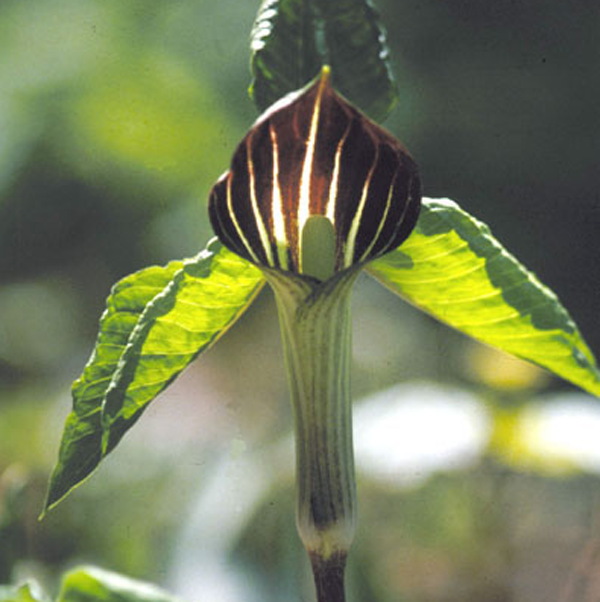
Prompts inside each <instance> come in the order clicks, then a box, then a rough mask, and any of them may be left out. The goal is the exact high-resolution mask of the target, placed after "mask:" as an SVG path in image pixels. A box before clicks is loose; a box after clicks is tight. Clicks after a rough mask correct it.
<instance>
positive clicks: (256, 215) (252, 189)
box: [246, 136, 275, 267]
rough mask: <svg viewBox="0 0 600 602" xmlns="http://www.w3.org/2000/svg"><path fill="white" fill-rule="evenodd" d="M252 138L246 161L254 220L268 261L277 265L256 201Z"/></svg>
mask: <svg viewBox="0 0 600 602" xmlns="http://www.w3.org/2000/svg"><path fill="white" fill-rule="evenodd" d="M251 140H252V137H251V136H249V137H248V139H247V141H246V161H247V165H248V174H249V176H250V181H249V184H248V187H249V189H250V204H251V206H252V213H254V220H255V222H256V228H257V230H258V235H259V237H260V242H261V243H262V246H263V249H264V251H265V255H266V257H267V263H268V264H269V265H270V266H272V267H275V262H274V261H273V253H272V252H271V245H270V243H269V235H268V233H267V229H266V228H265V223H264V222H263V219H262V216H261V214H260V211H259V209H258V203H257V202H256V177H255V175H254V164H253V163H252V155H251V153H252V149H251V147H250V142H251Z"/></svg>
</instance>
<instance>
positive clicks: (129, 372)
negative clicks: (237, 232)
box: [46, 241, 263, 509]
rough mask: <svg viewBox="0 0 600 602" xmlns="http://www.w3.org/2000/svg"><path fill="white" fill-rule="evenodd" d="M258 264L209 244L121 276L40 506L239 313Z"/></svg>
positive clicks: (257, 282)
mask: <svg viewBox="0 0 600 602" xmlns="http://www.w3.org/2000/svg"><path fill="white" fill-rule="evenodd" d="M262 282H263V279H262V276H261V274H260V272H259V271H258V269H257V268H255V267H254V266H252V265H251V264H250V263H248V262H247V261H245V260H243V259H240V258H238V257H237V256H236V255H234V254H233V253H231V252H230V251H228V250H227V249H225V248H223V247H222V246H221V245H220V243H218V242H216V241H215V242H214V243H213V244H211V245H210V246H209V248H208V249H207V250H206V251H204V252H202V253H200V254H199V255H198V256H197V257H195V258H194V259H191V260H187V261H183V262H182V261H176V262H172V263H170V264H169V265H168V266H166V267H151V268H147V269H145V270H142V271H140V272H137V273H135V274H132V275H131V276H128V277H127V278H125V279H124V280H122V281H121V282H119V283H118V284H117V285H116V286H115V287H114V288H113V290H112V293H111V295H110V297H109V298H108V300H107V309H106V311H105V313H104V315H103V316H102V319H101V321H100V332H99V335H98V340H97V342H96V348H95V350H94V353H93V354H92V357H91V358H90V361H89V362H88V364H87V366H86V367H85V369H84V372H83V374H82V376H81V377H80V378H79V379H78V380H77V381H75V383H74V385H73V389H72V394H73V411H72V412H71V414H70V415H69V416H68V418H67V421H66V424H65V429H64V432H63V437H62V441H61V445H60V451H59V458H58V463H57V466H56V468H55V469H54V472H53V474H52V477H51V480H50V487H49V492H48V497H47V500H46V509H48V508H51V507H52V506H54V505H55V504H57V503H58V502H59V501H60V500H61V499H62V498H63V497H64V496H65V495H67V493H69V491H71V490H72V489H73V488H74V487H76V486H77V485H78V484H80V483H81V482H82V481H83V480H84V479H85V478H87V477H88V476H89V475H90V474H91V473H92V472H93V471H94V470H95V469H96V467H97V466H98V464H99V463H100V461H101V460H102V458H103V456H105V455H106V454H107V453H108V452H110V451H111V450H112V449H113V448H114V446H115V445H116V444H117V443H118V442H119V441H120V439H121V437H122V436H123V435H124V434H125V432H126V431H127V430H129V428H131V427H132V426H133V424H134V423H135V422H136V420H137V419H138V418H139V417H140V415H141V414H142V412H143V410H144V409H145V407H146V406H147V404H148V403H149V402H151V401H152V400H153V399H154V398H155V397H156V396H157V395H158V394H159V393H160V392H161V391H162V390H163V389H164V388H165V387H166V386H167V385H168V384H170V383H171V382H172V381H173V380H174V379H175V378H176V377H177V375H178V374H179V373H180V372H181V371H182V370H183V369H184V368H185V367H186V366H187V365H188V364H189V363H190V362H191V361H192V360H193V359H194V358H195V357H196V356H197V355H198V354H199V353H201V352H202V351H205V350H206V349H207V348H208V347H209V346H210V345H211V344H212V343H214V342H215V341H216V340H217V339H218V338H219V336H221V335H222V334H223V333H224V332H225V331H226V330H227V329H228V328H229V327H230V326H231V325H232V324H233V323H234V322H235V321H236V320H237V318H238V317H239V316H240V315H241V314H242V313H243V312H244V310H245V309H246V308H247V306H248V304H249V303H250V302H251V301H252V299H253V298H254V296H255V295H256V294H257V293H258V291H259V290H260V288H261V285H262Z"/></svg>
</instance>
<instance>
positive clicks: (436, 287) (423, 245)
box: [367, 199, 600, 396]
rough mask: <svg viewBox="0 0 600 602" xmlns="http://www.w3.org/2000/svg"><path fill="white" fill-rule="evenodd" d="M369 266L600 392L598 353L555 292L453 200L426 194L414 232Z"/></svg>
mask: <svg viewBox="0 0 600 602" xmlns="http://www.w3.org/2000/svg"><path fill="white" fill-rule="evenodd" d="M367 271H368V272H369V273H370V274H371V275H372V276H374V277H375V278H376V279H378V280H379V281H381V282H382V283H383V284H384V285H385V286H387V287H388V288H389V289H391V290H392V291H393V292H394V293H396V294H398V295H400V296H401V297H404V298H405V299H407V300H408V301H410V302H411V303H413V304H414V305H416V306H417V307H419V308H420V309H422V310H424V311H426V312H428V313H430V314H431V315H433V316H434V317H436V318H438V319H439V320H441V321H443V322H446V323H447V324H449V325H450V326H453V327H454V328H456V329H458V330H460V331H462V332H464V333H466V334H468V335H470V336H472V337H474V338H475V339H478V340H480V341H482V342H484V343H487V344H489V345H491V346H493V347H496V348H498V349H502V350H503V351H507V352H509V353H512V354H513V355H516V356H518V357H520V358H522V359H525V360H529V361H531V362H534V363H536V364H538V365H540V366H542V367H544V368H546V369H548V370H550V371H552V372H554V373H555V374H557V375H559V376H561V377H562V378H564V379H566V380H568V381H570V382H572V383H573V384H575V385H578V386H579V387H581V388H582V389H585V390H586V391H588V392H589V393H592V394H593V395H598V396H600V372H599V371H598V368H597V365H596V361H595V358H594V356H593V354H592V352H591V351H590V350H589V348H588V346H587V345H586V343H585V341H584V340H583V338H582V336H581V334H580V332H579V330H578V329H577V326H576V325H575V323H574V322H573V320H572V319H571V317H570V316H569V314H568V313H567V311H566V310H565V308H564V307H563V306H562V305H561V303H560V301H559V300H558V298H557V297H556V295H555V294H554V293H553V292H552V291H551V290H549V289H548V288H547V287H546V286H544V285H543V284H541V283H540V281H539V280H538V279H537V278H536V277H535V275H534V274H532V273H531V272H529V271H527V270H526V269H525V268H524V267H523V266H522V265H521V264H520V263H519V261H518V260H517V259H516V258H515V257H514V256H513V255H511V254H510V253H509V252H508V251H506V249H505V248H504V247H503V246H502V245H501V244H500V243H499V242H498V241H497V240H496V239H495V238H494V237H493V236H492V234H491V233H490V230H489V228H488V227H487V226H486V225H485V224H483V223H482V222H480V221H478V220H477V219H475V218H474V217H472V216H471V215H469V214H468V213H466V212H465V211H463V210H462V209H461V208H460V207H459V206H458V205H457V204H456V203H454V202H453V201H450V200H448V199H423V206H422V209H421V215H420V217H419V221H418V224H417V227H416V228H415V230H414V231H413V233H412V234H411V236H410V237H409V238H408V239H407V241H406V242H405V243H404V244H403V245H401V247H400V248H399V249H396V250H395V251H392V252H391V253H389V254H388V255H385V256H383V257H381V258H379V259H376V260H375V261H373V262H372V263H371V264H369V266H368V267H367Z"/></svg>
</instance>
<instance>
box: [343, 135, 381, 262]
mask: <svg viewBox="0 0 600 602" xmlns="http://www.w3.org/2000/svg"><path fill="white" fill-rule="evenodd" d="M378 158H379V149H378V148H377V146H376V147H375V159H374V160H373V164H372V165H371V169H369V173H368V175H367V179H366V180H365V185H364V186H363V189H362V196H361V197H360V202H359V204H358V208H357V209H356V213H355V214H354V219H353V220H352V225H351V226H350V230H349V231H348V238H347V239H346V248H345V250H344V267H345V268H349V267H350V266H351V265H352V258H353V257H354V247H355V245H356V235H357V234H358V227H359V226H360V220H361V219H362V214H363V211H364V208H365V204H366V202H367V196H368V193H369V186H370V184H371V178H372V177H373V172H374V171H375V167H376V166H377V160H378Z"/></svg>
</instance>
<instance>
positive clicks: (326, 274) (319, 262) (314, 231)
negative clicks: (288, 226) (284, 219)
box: [300, 215, 335, 281]
mask: <svg viewBox="0 0 600 602" xmlns="http://www.w3.org/2000/svg"><path fill="white" fill-rule="evenodd" d="M300 253H301V260H300V271H301V273H302V274H305V275H306V276H312V277H313V278H316V279H317V280H321V281H324V280H327V279H328V278H331V276H333V273H334V272H335V230H334V228H333V224H332V223H331V221H330V220H329V218H328V217H325V216H324V215H311V216H310V217H309V218H308V219H307V220H306V222H305V223H304V227H303V228H302V241H301V243H300Z"/></svg>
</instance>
